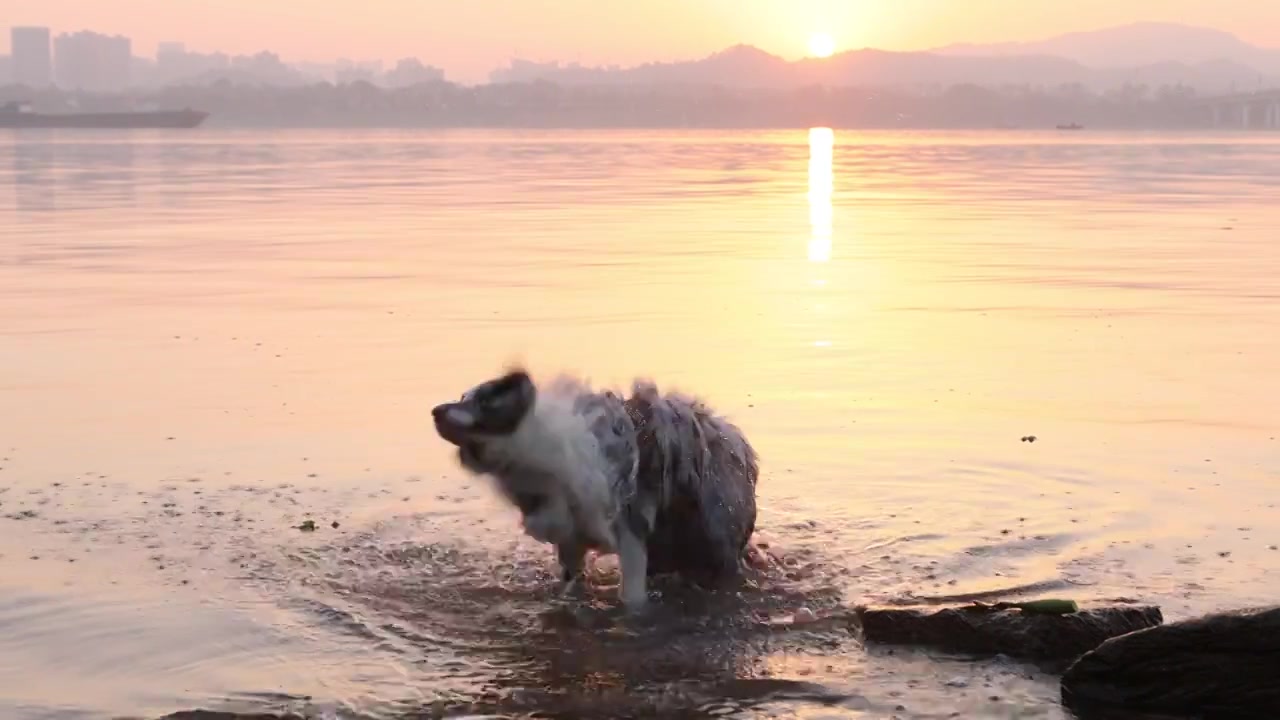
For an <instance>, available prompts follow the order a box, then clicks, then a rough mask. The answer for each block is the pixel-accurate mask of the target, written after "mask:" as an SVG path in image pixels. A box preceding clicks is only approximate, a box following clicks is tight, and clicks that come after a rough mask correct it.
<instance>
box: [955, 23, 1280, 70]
mask: <svg viewBox="0 0 1280 720" xmlns="http://www.w3.org/2000/svg"><path fill="white" fill-rule="evenodd" d="M933 52H936V53H938V54H940V55H947V56H951V57H972V56H985V57H992V56H994V57H1009V56H1015V55H1053V56H1055V57H1060V58H1065V59H1067V60H1073V61H1075V62H1078V63H1080V64H1082V65H1086V66H1089V67H1093V68H1129V67H1135V66H1144V65H1168V64H1171V63H1180V64H1184V65H1201V64H1205V63H1224V62H1225V63H1230V64H1233V65H1236V66H1243V67H1247V68H1251V69H1253V70H1254V71H1255V72H1260V73H1263V74H1270V75H1275V74H1280V49H1275V48H1263V47H1258V46H1256V45H1251V44H1249V43H1247V42H1245V41H1243V40H1241V39H1240V38H1238V37H1236V36H1235V35H1233V34H1231V33H1228V32H1223V31H1222V30H1214V29H1212V28H1202V27H1192V26H1189V25H1179V24H1176V23H1155V22H1148V23H1135V24H1132V25H1122V26H1119V27H1113V28H1106V29H1104V30H1095V31H1091V32H1075V33H1068V34H1066V35H1058V36H1056V37H1052V38H1049V39H1047V40H1040V41H1036V42H1020V43H996V44H991V45H974V44H960V45H949V46H946V47H941V48H937V49H936V50H934V51H933Z"/></svg>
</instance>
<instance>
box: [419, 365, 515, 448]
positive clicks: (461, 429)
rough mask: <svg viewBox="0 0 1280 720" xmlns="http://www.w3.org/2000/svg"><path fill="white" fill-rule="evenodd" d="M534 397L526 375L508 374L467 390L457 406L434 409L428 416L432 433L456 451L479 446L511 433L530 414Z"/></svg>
mask: <svg viewBox="0 0 1280 720" xmlns="http://www.w3.org/2000/svg"><path fill="white" fill-rule="evenodd" d="M536 397H537V390H536V389H535V388H534V385H533V379H532V378H530V377H529V374H528V373H527V372H525V371H524V370H512V371H511V372H508V373H507V374H506V375H503V376H502V377H500V378H496V379H494V380H489V381H487V382H483V383H481V384H479V385H477V386H475V387H474V388H471V389H470V390H468V391H467V392H466V393H465V394H463V396H462V398H461V399H460V400H458V401H457V402H451V403H443V404H441V405H437V406H436V407H435V408H433V409H432V410H431V416H432V418H434V420H435V425H436V433H438V434H439V435H440V437H442V438H444V439H445V440H446V441H448V442H450V443H452V444H454V445H457V446H458V447H465V446H468V445H483V444H484V443H485V442H486V441H487V440H492V439H495V438H502V437H506V436H508V435H511V434H512V433H514V432H515V431H516V430H517V429H518V428H519V427H520V423H521V422H523V421H524V419H525V417H527V416H528V415H529V412H530V411H531V410H533V403H534V400H535V398H536Z"/></svg>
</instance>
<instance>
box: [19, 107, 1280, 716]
mask: <svg viewBox="0 0 1280 720" xmlns="http://www.w3.org/2000/svg"><path fill="white" fill-rule="evenodd" d="M1277 168H1280V139H1272V138H1269V137H1267V136H1250V135H1220V136H1215V135H1138V134H1130V135H1103V134H1095V133H1092V132H1089V133H1071V134H1054V133H1008V134H999V133H987V134H978V133H975V134H965V133H947V134H927V133H921V134H892V133H870V134H868V133H857V132H852V131H838V132H835V133H832V132H830V131H826V130H821V129H816V130H812V131H795V132H769V133H737V132H734V133H723V132H643V133H638V132H624V131H617V132H591V133H585V134H584V133H581V132H508V133H492V132H438V133H403V132H368V131H359V132H330V131H323V132H283V131H281V132H272V133H263V132H245V131H230V130H225V131H224V130H199V131H193V132H181V133H135V134H125V135H120V134H110V133H102V134H98V133H88V132H86V133H10V134H6V135H3V136H0V228H3V231H2V232H0V236H2V239H0V714H3V716H4V717H6V718H14V719H16V720H26V719H28V718H32V719H34V718H86V719H88V718H94V719H96V718H108V717H122V716H128V717H146V718H150V717H156V716H159V715H162V714H165V713H169V712H173V711H177V710H182V709H192V708H210V709H229V710H237V711H244V712H283V711H288V710H293V711H300V712H301V711H305V712H310V713H312V714H313V715H314V716H315V717H325V718H343V719H346V718H360V719H366V720H396V719H400V718H415V717H429V716H431V715H432V713H435V714H436V715H440V714H448V715H462V714H468V713H470V714H472V715H473V716H474V715H482V714H489V715H493V716H510V715H518V714H520V713H530V712H539V711H540V712H543V713H547V714H551V715H555V714H557V713H558V714H559V715H560V716H572V717H621V716H628V715H639V716H643V715H653V714H660V715H662V716H665V717H694V716H703V715H707V714H719V715H726V716H737V717H755V716H771V717H803V718H817V717H851V718H861V717H866V718H883V717H889V716H893V717H898V718H902V719H904V720H905V719H925V718H947V717H966V718H987V717H990V718H1013V717H1018V718H1032V717H1034V718H1049V719H1058V718H1065V717H1068V716H1067V715H1066V714H1065V713H1064V711H1062V710H1061V709H1060V708H1059V707H1058V700H1057V695H1058V692H1057V686H1056V683H1055V680H1054V678H1053V677H1052V676H1050V675H1047V674H1045V673H1043V672H1041V671H1040V670H1038V669H1036V668H1032V667H1028V666H1023V665H1019V664H1016V663H1012V662H1009V661H1007V660H1002V659H994V660H983V661H978V662H974V661H971V660H966V659H963V658H954V657H947V656H944V655H940V654H938V653H932V652H924V651H908V650H904V649H898V650H889V649H885V648H877V647H872V648H864V647H862V646H861V645H860V644H859V643H858V642H857V641H856V639H855V638H853V637H851V636H850V635H849V634H848V633H847V632H844V631H842V630H839V629H832V628H830V627H826V629H823V630H804V629H796V628H794V627H793V628H790V629H789V628H788V626H787V620H788V619H789V618H790V617H791V616H792V615H793V614H794V613H796V612H797V611H801V612H803V610H802V608H803V609H807V610H809V611H812V612H814V613H817V614H819V615H824V614H827V613H835V612H840V609H841V608H845V607H848V606H849V605H852V604H855V603H858V602H905V601H913V600H918V599H927V598H930V597H938V596H946V595H953V594H963V593H972V592H987V591H1001V590H1008V591H1010V593H1012V594H1018V593H1021V594H1020V595H1019V596H1020V597H1036V596H1053V597H1072V598H1075V599H1077V600H1080V601H1082V602H1090V601H1103V600H1109V599H1115V598H1128V599H1134V600H1140V601H1143V602H1152V603H1157V604H1159V605H1161V606H1162V607H1163V608H1164V611H1165V615H1166V618H1168V619H1178V618H1182V617H1187V616H1190V615H1193V614H1197V613H1202V612H1207V611H1211V610H1215V609H1222V608H1231V607H1239V606H1244V605H1250V604H1258V603H1263V602H1267V601H1274V598H1275V597H1276V596H1277V593H1280V551H1277V550H1276V545H1277V543H1280V529H1278V528H1280V510H1278V509H1277V504H1280V481H1278V480H1280V478H1278V477H1277V475H1278V474H1280V442H1278V441H1277V440H1276V436H1277V435H1280V418H1277V415H1276V412H1275V408H1277V407H1280V381H1277V380H1276V377H1275V367H1276V365H1277V363H1278V362H1280V333H1277V332H1275V330H1274V326H1275V325H1276V320H1277V310H1276V308H1277V302H1278V301H1280V244H1278V243H1277V242H1276V238H1277V237H1278V236H1280V212H1278V211H1277V210H1276V209H1275V198H1276V197H1278V196H1280V170H1277ZM517 361H518V362H523V363H526V364H527V365H528V366H529V367H530V368H532V369H533V370H534V371H535V373H541V374H544V375H545V374H550V373H554V372H559V371H571V372H577V373H580V374H583V375H585V376H587V377H589V378H591V379H592V380H593V381H594V382H596V383H597V384H599V385H602V386H607V385H619V386H624V387H625V384H626V383H628V382H629V380H630V378H632V377H634V376H648V377H652V378H654V379H655V380H657V381H658V383H659V384H660V385H661V386H664V387H672V388H679V389H684V390H688V391H692V392H696V393H698V394H699V395H702V396H703V397H705V398H706V399H707V400H708V401H709V402H710V403H712V404H713V405H714V406H715V407H717V408H718V409H720V410H722V411H723V412H725V413H726V414H728V415H729V416H730V417H731V418H732V419H734V420H735V421H736V422H737V423H738V424H739V425H740V426H741V427H742V428H743V429H744V430H745V431H746V432H747V434H748V436H749V437H750V438H751V440H752V442H753V443H754V444H755V445H756V447H757V448H758V450H759V452H760V455H761V457H762V479H761V485H760V496H761V515H760V534H759V535H760V537H759V540H760V541H761V542H764V543H766V544H767V545H768V547H769V552H770V553H772V556H773V558H774V563H773V564H772V565H771V566H769V567H767V568H764V569H761V570H759V571H758V574H757V575H754V576H752V577H751V578H750V581H749V583H748V584H747V585H745V586H744V587H743V588H742V589H741V590H740V591H738V592H735V593H724V594H720V595H703V594H697V593H690V592H688V591H684V590H681V589H680V588H678V587H674V586H665V587H660V588H659V589H660V590H661V597H660V598H659V599H658V601H657V607H656V610H655V612H654V614H652V615H650V616H648V617H647V618H644V619H642V620H637V619H633V618H626V617H622V616H620V614H619V613H618V611H617V610H616V608H615V602H614V592H615V588H613V587H612V585H613V584H614V583H615V582H616V572H615V570H614V568H615V565H613V564H612V563H611V561H610V560H609V559H602V560H601V561H600V563H599V564H598V566H597V568H596V569H595V571H594V572H595V581H596V583H595V584H596V587H595V589H594V591H593V596H592V597H589V598H586V599H579V600H562V599H560V598H558V597H556V596H555V595H554V593H553V575H554V563H553V557H552V555H553V553H552V552H551V551H550V550H549V549H548V548H545V547H542V546H538V545H536V544H534V543H533V542H532V541H529V540H527V539H524V538H522V537H521V536H520V534H519V531H518V519H517V518H516V516H515V514H514V513H513V511H511V510H509V509H508V508H506V507H505V506H503V505H502V504H501V503H499V502H498V501H497V500H496V499H495V498H494V495H493V493H492V492H491V490H490V489H489V488H488V487H487V486H486V485H485V483H484V482H482V481H479V480H476V479H474V478H470V477H467V476H466V475H464V474H463V473H462V472H460V470H459V469H458V468H457V467H456V465H455V463H454V460H453V458H452V455H451V453H450V451H449V449H448V447H447V446H446V445H445V444H444V443H443V442H441V441H440V440H439V439H438V438H436V437H435V435H434V433H433V432H432V429H431V425H430V414H429V410H430V408H431V406H432V405H434V404H435V403H437V402H440V401H442V400H446V399H452V398H454V397H456V396H457V395H458V394H459V393H460V392H461V391H462V390H464V389H466V388H467V387H470V386H471V385H473V384H475V383H476V382H478V381H480V380H483V379H486V378H488V377H490V376H492V375H493V374H495V373H497V372H500V371H501V370H502V369H503V368H504V367H505V366H506V364H507V363H509V362H517ZM1027 436H1035V438H1036V441H1035V442H1024V441H1022V438H1024V437H1027ZM308 519H310V520H313V521H314V522H315V524H316V526H317V529H316V530H315V531H314V532H305V531H300V530H298V529H296V528H297V526H298V525H300V524H301V523H303V522H304V521H305V520H308ZM824 627H825V626H824Z"/></svg>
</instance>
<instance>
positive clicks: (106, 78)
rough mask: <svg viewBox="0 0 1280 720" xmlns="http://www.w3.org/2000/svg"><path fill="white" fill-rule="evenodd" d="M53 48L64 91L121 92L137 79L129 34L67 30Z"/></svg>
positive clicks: (55, 41) (58, 78) (54, 43)
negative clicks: (102, 33) (134, 78)
mask: <svg viewBox="0 0 1280 720" xmlns="http://www.w3.org/2000/svg"><path fill="white" fill-rule="evenodd" d="M53 47H54V60H55V70H56V73H55V77H56V78H57V81H58V87H60V88H62V89H63V90H85V91H88V92H103V93H110V92H120V91H122V90H125V89H127V88H128V87H129V84H130V82H131V81H132V79H133V72H132V71H133V43H132V42H130V40H129V38H127V37H123V36H121V35H114V36H112V35H99V34H98V33H95V32H88V31H81V32H78V33H74V34H70V35H68V34H65V33H64V34H62V35H59V36H58V37H57V39H56V40H54V42H53Z"/></svg>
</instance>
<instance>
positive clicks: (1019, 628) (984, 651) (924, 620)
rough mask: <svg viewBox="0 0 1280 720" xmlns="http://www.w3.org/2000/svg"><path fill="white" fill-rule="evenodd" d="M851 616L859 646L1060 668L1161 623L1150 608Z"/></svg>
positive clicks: (965, 609) (890, 611)
mask: <svg viewBox="0 0 1280 720" xmlns="http://www.w3.org/2000/svg"><path fill="white" fill-rule="evenodd" d="M1055 602H1057V601H1055ZM856 613H857V617H858V624H859V625H860V626H861V629H862V636H863V639H864V641H865V642H872V643H884V644H890V645H922V646H928V647H933V648H937V649H939V650H945V651H948V652H954V653H960V654H965V655H1007V656H1009V657H1015V658H1021V659H1025V660H1035V661H1061V662H1069V661H1072V660H1075V659H1076V658H1078V657H1080V656H1081V655H1083V654H1084V653H1086V652H1088V651H1090V650H1092V649H1094V648H1096V647H1098V646H1099V645H1101V644H1102V643H1103V642H1104V641H1105V640H1107V639H1108V638H1113V637H1116V636H1118V635H1123V634H1125V633H1129V632H1133V631H1135V630H1141V629H1144V628H1149V627H1154V626H1156V625H1159V624H1160V623H1161V622H1162V621H1163V616H1162V615H1161V613H1160V608H1158V607H1155V606H1150V605H1132V606H1107V607H1096V608H1086V609H1084V610H1078V611H1077V612H1068V613H1063V614H1054V613H1046V612H1033V611H1024V610H1022V609H1019V608H1017V607H1010V606H1007V605H1005V604H997V605H994V606H992V605H983V604H981V603H975V604H973V605H966V606H961V607H949V608H943V609H941V610H938V609H933V608H899V607H893V608H872V607H859V608H857V610H856Z"/></svg>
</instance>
